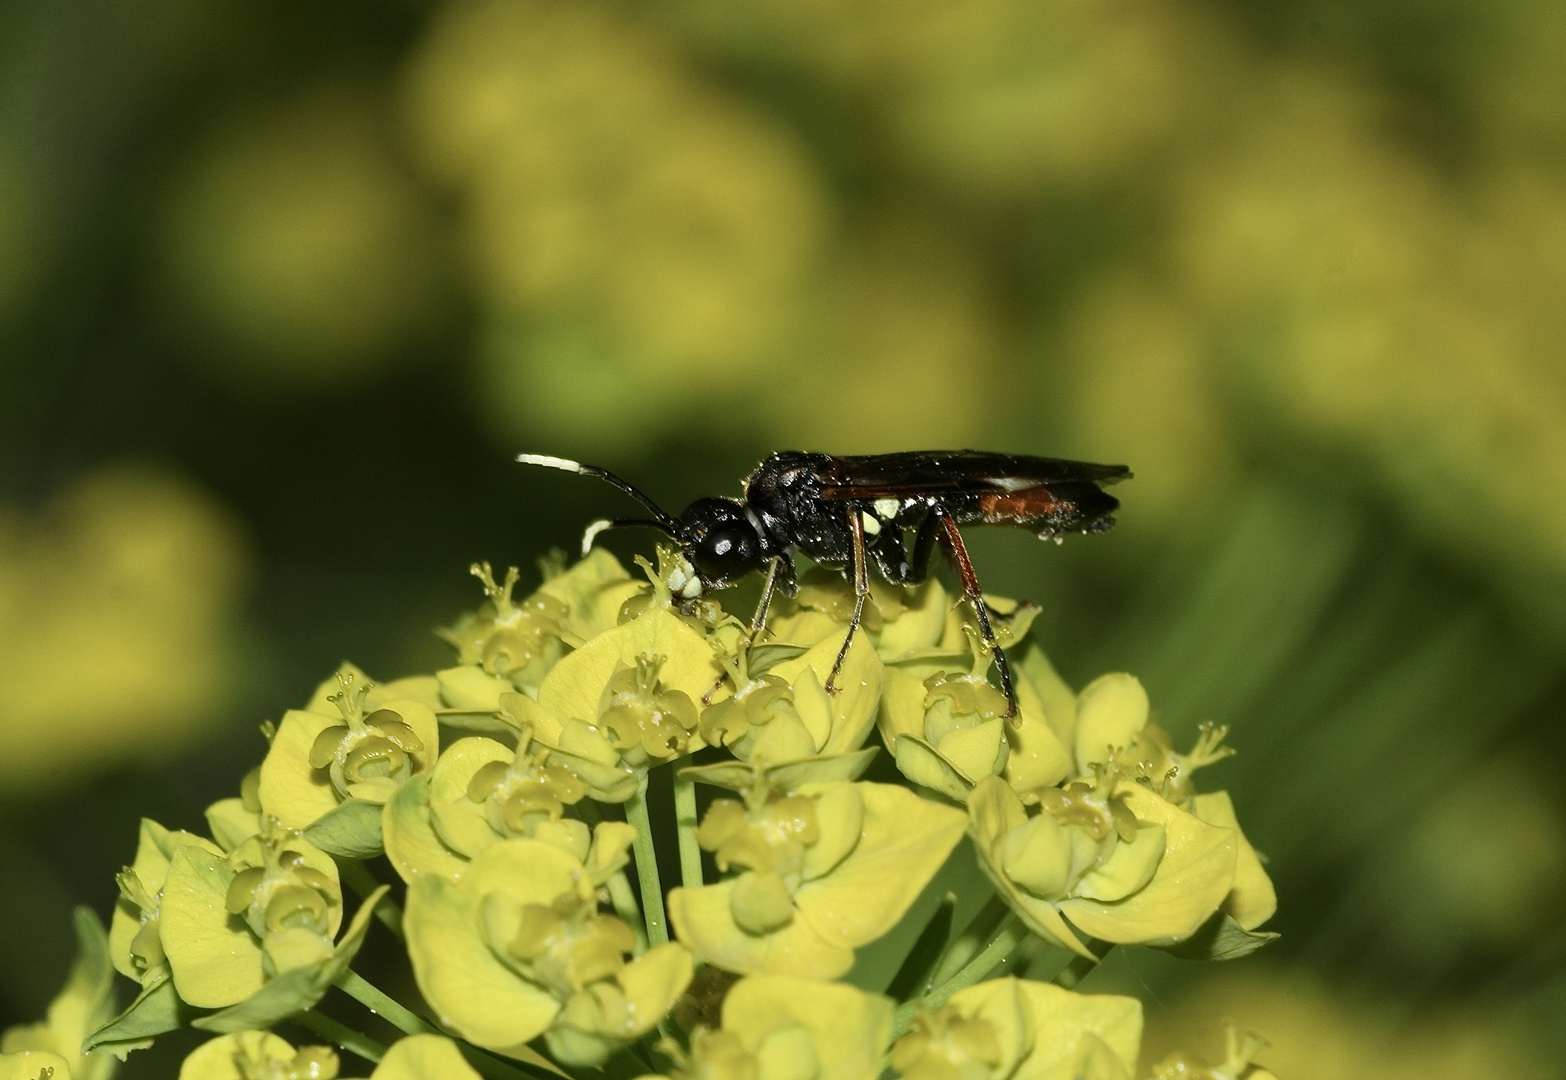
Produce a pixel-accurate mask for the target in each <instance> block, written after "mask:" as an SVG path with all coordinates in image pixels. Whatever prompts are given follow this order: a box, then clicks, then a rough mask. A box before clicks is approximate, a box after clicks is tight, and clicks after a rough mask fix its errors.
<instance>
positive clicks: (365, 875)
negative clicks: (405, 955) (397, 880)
mask: <svg viewBox="0 0 1566 1080" xmlns="http://www.w3.org/2000/svg"><path fill="white" fill-rule="evenodd" d="M337 870H338V873H339V874H340V875H341V876H342V879H343V884H345V885H347V886H348V888H350V889H352V890H353V894H354V895H355V896H357V897H358V898H359V899H360V900H363V899H364V898H365V897H367V896H369V895H370V894H371V893H373V892H374V891H375V890H376V889H378V888H380V887H381V883H380V882H379V881H377V880H376V879H375V875H374V874H372V873H370V869H369V867H367V866H365V865H364V863H363V862H361V861H360V860H358V859H342V860H339V861H338V863H337ZM375 917H376V918H377V919H379V920H381V922H382V923H384V924H385V926H386V929H388V930H390V931H391V932H392V934H393V935H394V936H395V937H396V938H397V940H398V941H405V940H406V939H405V938H404V937H403V933H402V908H400V907H398V906H397V901H395V900H393V899H391V897H389V896H388V897H384V898H383V899H382V900H381V902H380V903H378V904H376V905H375Z"/></svg>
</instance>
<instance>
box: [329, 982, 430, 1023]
mask: <svg viewBox="0 0 1566 1080" xmlns="http://www.w3.org/2000/svg"><path fill="white" fill-rule="evenodd" d="M335 985H336V986H337V988H338V989H339V990H341V991H342V992H343V993H345V994H347V995H348V996H349V997H351V998H353V999H354V1000H355V1001H357V1002H358V1003H359V1004H360V1005H363V1006H364V1007H365V1008H366V1009H369V1010H370V1011H371V1012H372V1013H374V1014H375V1015H377V1016H379V1017H381V1018H383V1019H384V1020H386V1022H387V1023H389V1024H391V1025H392V1027H394V1028H396V1029H397V1030H398V1031H401V1032H402V1033H403V1034H404V1035H427V1034H430V1033H432V1032H435V1033H438V1032H439V1029H438V1028H437V1027H436V1026H435V1025H434V1024H432V1023H430V1022H429V1021H428V1020H426V1019H424V1017H422V1016H420V1015H419V1014H418V1013H416V1012H414V1011H413V1010H412V1009H410V1008H408V1007H407V1006H406V1005H404V1004H402V1002H400V1001H398V1000H396V999H395V998H393V997H392V996H391V995H389V994H387V993H385V992H383V991H382V990H380V989H379V988H377V987H376V986H374V985H373V984H371V983H369V982H368V981H366V980H365V978H364V977H363V976H362V975H360V974H359V973H358V972H356V971H351V970H350V971H345V972H343V973H342V974H341V975H339V976H338V977H337V982H336V984H335Z"/></svg>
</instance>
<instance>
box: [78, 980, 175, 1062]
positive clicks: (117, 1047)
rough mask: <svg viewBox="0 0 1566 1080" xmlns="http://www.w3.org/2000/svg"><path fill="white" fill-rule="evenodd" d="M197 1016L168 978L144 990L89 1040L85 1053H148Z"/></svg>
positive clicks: (83, 1045)
mask: <svg viewBox="0 0 1566 1080" xmlns="http://www.w3.org/2000/svg"><path fill="white" fill-rule="evenodd" d="M195 1016H196V1010H195V1009H193V1008H191V1007H190V1006H189V1005H186V1004H185V1003H184V1002H183V1001H181V1000H180V999H179V995H178V994H176V993H175V992H174V980H173V979H171V978H169V977H168V976H167V975H165V976H164V977H163V978H161V979H159V980H157V981H156V982H154V983H152V984H151V985H150V986H147V987H145V988H143V990H142V991H141V993H139V994H137V995H136V1000H135V1001H133V1002H131V1003H130V1007H129V1008H127V1009H126V1010H125V1011H124V1012H122V1013H120V1015H118V1016H116V1017H115V1018H114V1019H112V1020H110V1021H109V1022H108V1023H107V1024H104V1025H103V1026H102V1027H100V1028H99V1029H98V1030H96V1031H94V1032H93V1033H92V1034H91V1035H89V1036H87V1038H86V1040H85V1041H84V1042H83V1043H82V1053H84V1054H90V1053H92V1052H93V1051H94V1050H107V1051H109V1052H110V1053H113V1054H117V1055H119V1056H120V1057H124V1056H125V1055H126V1054H128V1053H130V1052H131V1051H132V1050H145V1049H146V1048H147V1047H149V1046H151V1045H152V1040H153V1039H154V1038H156V1037H157V1036H159V1035H162V1034H165V1033H166V1032H170V1031H176V1030H178V1029H179V1028H182V1027H184V1026H185V1025H187V1024H189V1023H190V1022H191V1020H192V1019H194V1018H195Z"/></svg>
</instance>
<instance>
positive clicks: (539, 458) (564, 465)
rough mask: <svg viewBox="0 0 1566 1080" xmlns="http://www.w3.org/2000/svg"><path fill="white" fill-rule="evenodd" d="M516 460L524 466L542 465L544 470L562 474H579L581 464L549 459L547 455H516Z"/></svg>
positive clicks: (561, 458)
mask: <svg viewBox="0 0 1566 1080" xmlns="http://www.w3.org/2000/svg"><path fill="white" fill-rule="evenodd" d="M517 460H518V461H520V462H521V463H522V464H524V465H542V466H544V468H546V469H560V470H562V471H564V472H573V473H580V472H581V471H582V463H581V462H580V461H572V460H571V459H570V458H563V457H551V456H550V455H548V454H518V455H517Z"/></svg>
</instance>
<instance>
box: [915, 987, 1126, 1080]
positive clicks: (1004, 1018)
mask: <svg viewBox="0 0 1566 1080" xmlns="http://www.w3.org/2000/svg"><path fill="white" fill-rule="evenodd" d="M1141 1038H1142V1003H1141V1002H1139V1001H1137V1000H1136V999H1135V998H1130V997H1119V996H1116V995H1111V994H1077V993H1073V992H1072V991H1070V990H1063V989H1061V988H1060V987H1058V986H1054V985H1052V984H1050V983H1040V982H1031V981H1029V980H1026V979H1016V978H1011V977H1007V978H1003V979H994V980H992V981H990V982H982V983H979V984H977V985H975V986H969V987H965V988H964V989H962V990H959V991H957V993H955V994H953V995H952V996H951V997H950V998H949V999H948V1000H947V1002H946V1004H945V1005H943V1006H941V1007H940V1008H938V1009H932V1010H927V1011H925V1012H923V1013H920V1014H919V1015H918V1016H916V1017H915V1018H914V1021H913V1024H912V1026H911V1027H910V1029H909V1031H908V1033H907V1034H906V1035H904V1036H903V1037H902V1038H901V1039H899V1040H897V1043H896V1045H894V1046H893V1047H892V1058H891V1063H892V1068H893V1069H895V1070H897V1071H898V1072H900V1073H901V1074H902V1075H903V1077H904V1078H905V1080H1078V1078H1081V1077H1088V1078H1091V1080H1120V1078H1124V1080H1129V1078H1130V1076H1131V1070H1133V1069H1135V1068H1136V1059H1137V1051H1138V1047H1139V1045H1140V1043H1141Z"/></svg>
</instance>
